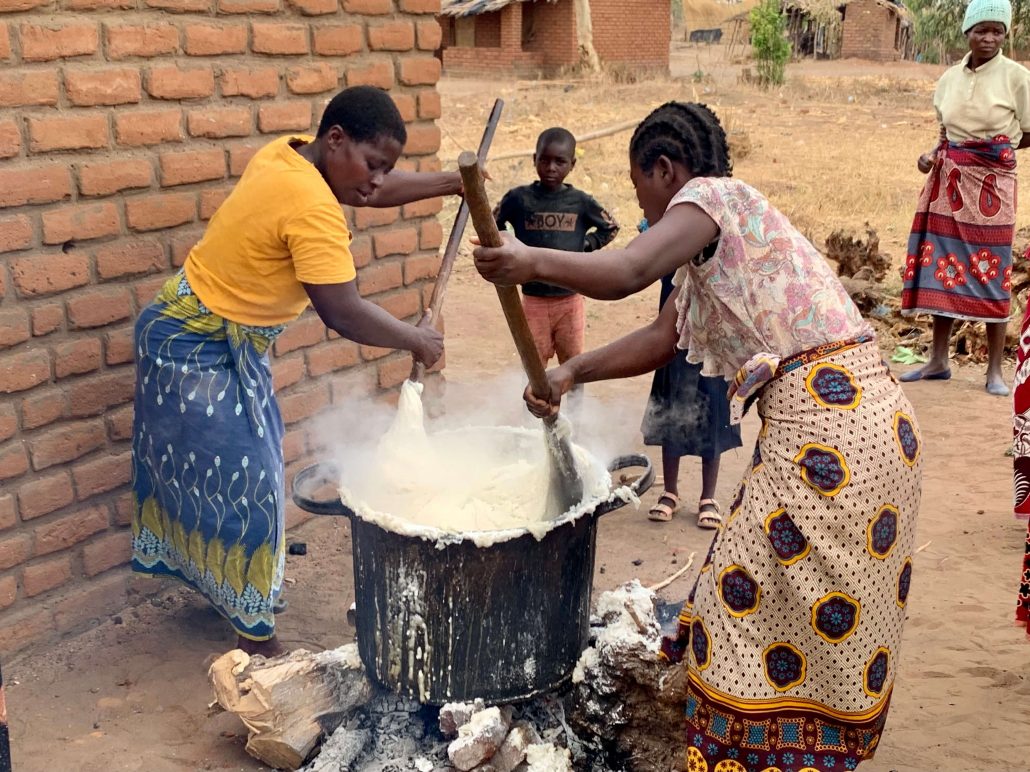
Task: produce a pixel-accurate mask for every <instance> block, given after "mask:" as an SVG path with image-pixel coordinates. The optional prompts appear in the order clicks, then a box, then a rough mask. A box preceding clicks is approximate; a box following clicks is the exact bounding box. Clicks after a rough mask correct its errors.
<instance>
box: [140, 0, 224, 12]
mask: <svg viewBox="0 0 1030 772" xmlns="http://www.w3.org/2000/svg"><path fill="white" fill-rule="evenodd" d="M144 2H145V3H146V4H147V6H148V7H150V8H160V9H161V10H163V11H168V12H169V13H207V12H208V11H210V10H211V2H212V0H144Z"/></svg>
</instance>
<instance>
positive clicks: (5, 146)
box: [0, 118, 21, 158]
mask: <svg viewBox="0 0 1030 772" xmlns="http://www.w3.org/2000/svg"><path fill="white" fill-rule="evenodd" d="M20 152H21V130H20V129H19V128H18V124H17V123H15V122H14V121H13V120H11V119H10V118H4V119H2V120H0V158H14V156H16V155H18V153H20Z"/></svg>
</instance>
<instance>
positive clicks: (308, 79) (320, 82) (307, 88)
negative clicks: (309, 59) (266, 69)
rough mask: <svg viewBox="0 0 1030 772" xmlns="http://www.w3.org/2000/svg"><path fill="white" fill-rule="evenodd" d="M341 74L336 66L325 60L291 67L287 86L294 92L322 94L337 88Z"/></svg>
mask: <svg viewBox="0 0 1030 772" xmlns="http://www.w3.org/2000/svg"><path fill="white" fill-rule="evenodd" d="M339 82H340V76H339V74H338V73H337V71H336V68H335V67H332V66H331V65H329V64H326V63H325V62H320V63H318V64H309V65H304V66H301V67H290V68H289V69H288V70H287V71H286V86H287V87H288V88H289V89H290V93H292V94H320V93H322V92H323V91H332V90H335V89H336V87H337V85H338V84H339Z"/></svg>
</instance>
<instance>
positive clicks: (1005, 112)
mask: <svg viewBox="0 0 1030 772" xmlns="http://www.w3.org/2000/svg"><path fill="white" fill-rule="evenodd" d="M969 58H970V54H966V55H965V57H964V58H963V59H962V61H961V62H959V63H958V64H956V65H954V66H953V67H949V68H948V69H947V70H946V71H945V72H944V74H943V75H942V76H941V78H940V80H938V81H937V91H936V92H935V93H934V96H933V106H934V107H935V108H936V109H937V118H938V119H939V120H940V122H941V123H942V124H943V126H944V128H945V129H946V130H947V132H948V139H949V140H951V141H952V142H962V141H963V140H967V139H990V138H991V137H994V136H997V135H998V134H1004V135H1005V136H1007V137H1008V138H1009V139H1010V140H1011V141H1012V147H1015V146H1016V145H1018V144H1019V140H1020V139H1022V137H1023V134H1024V133H1025V132H1027V131H1030V70H1027V68H1026V67H1024V66H1023V65H1021V64H1020V63H1019V62H1014V61H1012V60H1011V59H1009V58H1008V57H1006V56H1005V55H1004V54H1000V53H999V54H997V55H996V56H995V57H994V58H993V59H991V60H990V61H989V62H987V63H986V64H984V65H983V66H981V67H980V68H979V69H977V70H971V69H969Z"/></svg>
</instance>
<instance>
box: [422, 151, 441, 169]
mask: <svg viewBox="0 0 1030 772" xmlns="http://www.w3.org/2000/svg"><path fill="white" fill-rule="evenodd" d="M442 168H443V164H442V163H441V162H440V157H439V156H437V155H432V156H429V157H428V158H419V159H418V170H419V171H420V172H438V171H440V170H441V169H442Z"/></svg>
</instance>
